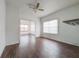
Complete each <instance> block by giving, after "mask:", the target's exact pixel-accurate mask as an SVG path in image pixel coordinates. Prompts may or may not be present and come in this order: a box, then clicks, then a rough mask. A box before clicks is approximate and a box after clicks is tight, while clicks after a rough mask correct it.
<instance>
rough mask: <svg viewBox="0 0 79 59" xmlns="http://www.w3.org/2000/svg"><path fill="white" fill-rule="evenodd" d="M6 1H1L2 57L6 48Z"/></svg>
mask: <svg viewBox="0 0 79 59" xmlns="http://www.w3.org/2000/svg"><path fill="white" fill-rule="evenodd" d="M5 10H6V6H5V0H0V56H1V54H2V52H3V50H4V48H5V19H6V16H5V15H6V14H5Z"/></svg>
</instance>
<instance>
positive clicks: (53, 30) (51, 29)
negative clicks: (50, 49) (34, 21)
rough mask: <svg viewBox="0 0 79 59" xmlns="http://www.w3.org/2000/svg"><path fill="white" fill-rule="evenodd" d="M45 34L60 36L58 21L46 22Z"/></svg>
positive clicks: (44, 25)
mask: <svg viewBox="0 0 79 59" xmlns="http://www.w3.org/2000/svg"><path fill="white" fill-rule="evenodd" d="M43 32H44V33H50V34H58V20H51V21H46V22H44V23H43Z"/></svg>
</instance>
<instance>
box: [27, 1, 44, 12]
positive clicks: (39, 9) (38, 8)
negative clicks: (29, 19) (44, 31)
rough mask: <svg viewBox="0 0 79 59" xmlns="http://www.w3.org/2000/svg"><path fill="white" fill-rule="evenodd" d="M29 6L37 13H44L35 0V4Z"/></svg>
mask: <svg viewBox="0 0 79 59" xmlns="http://www.w3.org/2000/svg"><path fill="white" fill-rule="evenodd" d="M28 6H29V8H31V9H33V10H34V11H35V12H37V11H44V9H42V8H40V3H39V2H37V1H36V0H35V3H34V4H32V3H29V4H28Z"/></svg>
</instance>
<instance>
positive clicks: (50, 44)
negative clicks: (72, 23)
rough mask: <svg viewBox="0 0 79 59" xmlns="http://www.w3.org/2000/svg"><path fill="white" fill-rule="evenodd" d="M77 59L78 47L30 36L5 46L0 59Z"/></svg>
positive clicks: (78, 56)
mask: <svg viewBox="0 0 79 59" xmlns="http://www.w3.org/2000/svg"><path fill="white" fill-rule="evenodd" d="M4 57H5V58H79V47H77V46H73V45H69V44H65V43H61V42H58V41H55V40H48V39H46V38H42V37H41V38H35V36H32V35H25V36H21V38H20V44H15V45H11V46H7V47H6V48H5V51H4V52H3V55H2V58H4Z"/></svg>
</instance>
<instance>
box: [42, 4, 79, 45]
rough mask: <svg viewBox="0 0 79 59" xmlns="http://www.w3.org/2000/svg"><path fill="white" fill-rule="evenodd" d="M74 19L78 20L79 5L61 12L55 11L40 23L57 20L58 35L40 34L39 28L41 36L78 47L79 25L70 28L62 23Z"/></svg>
mask: <svg viewBox="0 0 79 59" xmlns="http://www.w3.org/2000/svg"><path fill="white" fill-rule="evenodd" d="M75 18H79V4H77V5H74V6H71V7H70V8H65V9H63V10H60V11H57V12H55V13H52V14H50V15H48V16H45V17H42V18H41V24H42V22H44V21H47V20H53V19H58V20H59V33H58V34H57V35H51V34H45V33H43V32H42V30H43V28H42V27H41V29H42V30H41V35H42V36H45V37H49V38H52V39H55V40H58V41H62V42H65V43H69V44H73V45H76V46H79V25H78V26H72V25H68V24H65V23H63V22H62V21H64V20H72V19H75Z"/></svg>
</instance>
